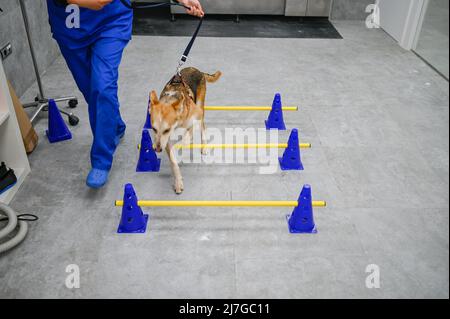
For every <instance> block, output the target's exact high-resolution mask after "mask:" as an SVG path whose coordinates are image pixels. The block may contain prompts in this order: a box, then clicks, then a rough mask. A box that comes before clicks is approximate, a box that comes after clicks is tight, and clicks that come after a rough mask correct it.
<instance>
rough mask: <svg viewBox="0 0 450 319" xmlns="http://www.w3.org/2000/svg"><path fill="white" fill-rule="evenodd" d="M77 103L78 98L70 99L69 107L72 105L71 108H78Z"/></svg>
mask: <svg viewBox="0 0 450 319" xmlns="http://www.w3.org/2000/svg"><path fill="white" fill-rule="evenodd" d="M77 105H78V100H70V101H69V107H70V108H71V109H74V108H76V107H77Z"/></svg>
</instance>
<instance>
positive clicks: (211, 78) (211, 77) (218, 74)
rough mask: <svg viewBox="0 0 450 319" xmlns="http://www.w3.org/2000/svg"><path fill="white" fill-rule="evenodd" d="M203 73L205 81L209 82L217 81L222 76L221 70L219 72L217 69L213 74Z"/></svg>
mask: <svg viewBox="0 0 450 319" xmlns="http://www.w3.org/2000/svg"><path fill="white" fill-rule="evenodd" d="M203 74H204V75H205V79H206V81H207V82H209V83H214V82H217V81H218V80H219V79H220V77H221V76H222V72H220V71H217V72H216V73H214V74H208V73H203Z"/></svg>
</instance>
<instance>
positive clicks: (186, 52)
mask: <svg viewBox="0 0 450 319" xmlns="http://www.w3.org/2000/svg"><path fill="white" fill-rule="evenodd" d="M120 2H122V4H123V5H124V6H125V7H127V8H129V9H131V10H133V9H148V8H157V7H163V6H180V7H183V8H185V9H187V10H190V9H191V8H190V7H187V6H185V5H184V4H181V3H178V2H177V1H175V2H172V1H169V2H154V3H151V4H144V3H136V2H131V3H129V2H128V0H120ZM202 24H203V18H200V21H199V23H198V26H197V29H196V30H195V32H194V35H193V36H192V38H191V41H189V44H188V46H187V47H186V50H184V53H183V55H182V56H181V59H180V61H179V62H178V67H177V74H178V75H180V71H181V67H182V66H183V64H185V63H186V61H187V59H188V57H189V53H191V50H192V47H193V46H194V43H195V40H196V39H197V36H198V33H199V32H200V29H201V28H202Z"/></svg>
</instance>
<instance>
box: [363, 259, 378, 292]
mask: <svg viewBox="0 0 450 319" xmlns="http://www.w3.org/2000/svg"><path fill="white" fill-rule="evenodd" d="M366 273H368V274H369V275H368V276H367V277H366V288H367V289H379V288H380V287H381V280H380V267H379V266H378V265H376V264H370V265H368V266H367V267H366Z"/></svg>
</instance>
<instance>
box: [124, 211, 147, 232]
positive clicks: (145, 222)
mask: <svg viewBox="0 0 450 319" xmlns="http://www.w3.org/2000/svg"><path fill="white" fill-rule="evenodd" d="M142 216H143V217H144V224H143V228H141V229H138V230H128V229H127V227H125V226H122V224H120V225H119V229H118V230H117V233H118V234H145V233H146V232H147V224H148V219H149V216H148V215H147V214H144V215H142Z"/></svg>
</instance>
